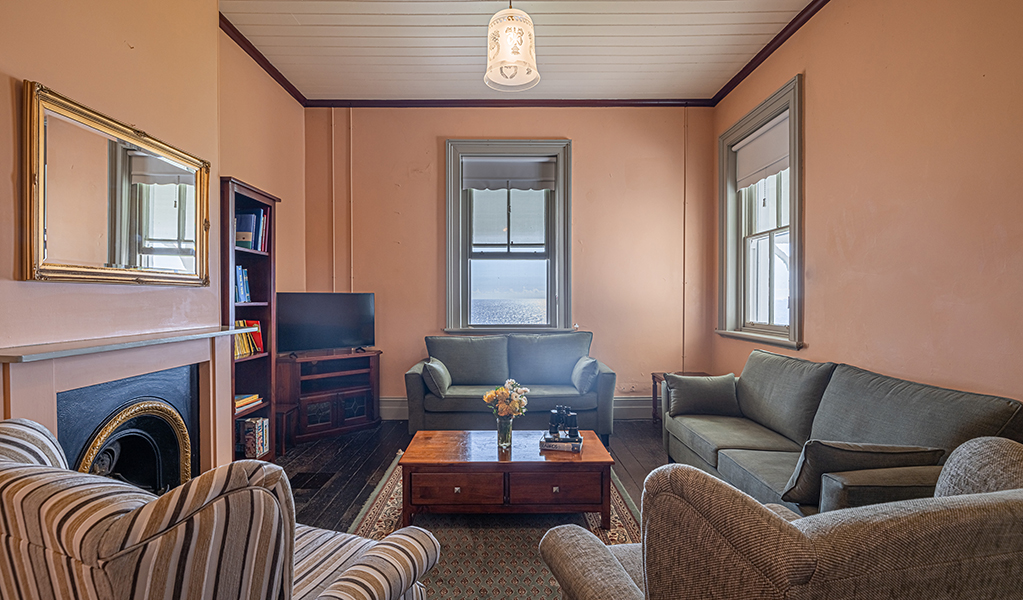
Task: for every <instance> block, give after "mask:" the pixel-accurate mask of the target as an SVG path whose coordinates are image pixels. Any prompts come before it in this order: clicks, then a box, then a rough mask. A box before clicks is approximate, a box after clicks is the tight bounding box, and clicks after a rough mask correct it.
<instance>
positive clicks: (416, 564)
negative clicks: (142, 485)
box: [0, 419, 440, 600]
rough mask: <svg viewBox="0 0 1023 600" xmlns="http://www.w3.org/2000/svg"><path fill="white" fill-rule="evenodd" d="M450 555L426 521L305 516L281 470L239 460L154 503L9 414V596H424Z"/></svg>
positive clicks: (3, 479)
mask: <svg viewBox="0 0 1023 600" xmlns="http://www.w3.org/2000/svg"><path fill="white" fill-rule="evenodd" d="M439 555H440V545H439V544H438V543H437V540H436V539H435V538H434V537H433V535H431V534H430V533H429V532H428V531H425V530H423V529H419V528H417V527H406V528H404V529H401V530H398V531H396V532H394V533H392V534H391V535H389V536H387V537H385V538H384V539H383V540H381V541H379V542H377V541H373V540H369V539H365V538H361V537H358V536H354V535H349V534H345V533H338V532H336V531H326V530H323V529H317V528H314V527H307V526H305V525H298V524H296V523H295V507H294V504H293V502H292V496H291V487H290V485H289V484H288V478H287V476H286V475H285V473H284V470H283V469H281V468H280V467H278V466H276V465H272V464H269V463H264V462H259V461H251V460H246V461H239V462H235V463H232V464H229V465H225V466H222V467H219V468H216V469H213V470H212V471H209V472H207V473H204V474H203V475H201V476H199V477H197V478H195V479H193V480H191V481H189V482H188V483H186V484H184V485H182V486H179V487H177V488H175V489H173V490H171V491H170V492H168V493H166V494H164V495H163V496H160V497H156V496H154V495H152V494H149V493H147V492H144V491H142V490H140V489H138V488H136V487H134V486H132V485H129V484H126V483H121V482H118V481H115V480H112V479H108V478H104V477H97V476H93V475H87V474H84V473H79V472H76V471H71V470H69V469H68V463H67V459H66V458H65V457H64V453H63V451H62V450H61V448H60V446H59V445H58V443H57V440H56V439H55V438H54V437H53V435H52V434H51V433H50V432H49V431H47V430H46V428H44V427H43V426H41V425H39V424H37V423H34V422H32V421H27V420H24V419H12V420H7V421H0V598H2V599H3V600H22V599H35V598H39V599H49V598H61V599H63V598H90V599H121V598H124V599H129V598H131V599H142V598H146V599H156V598H161V599H166V600H172V599H173V600H177V599H179V598H187V599H200V598H201V599H216V600H234V599H237V600H243V599H244V600H255V599H266V600H286V599H289V598H294V599H296V600H311V599H314V598H321V599H327V598H330V599H338V600H342V599H343V600H370V599H398V598H401V599H404V600H420V599H425V598H426V589H425V587H424V586H423V584H422V583H420V582H419V579H420V578H421V577H422V576H423V575H424V574H425V573H426V572H427V571H429V570H430V569H431V568H433V566H434V565H435V564H436V563H437V559H438V557H439Z"/></svg>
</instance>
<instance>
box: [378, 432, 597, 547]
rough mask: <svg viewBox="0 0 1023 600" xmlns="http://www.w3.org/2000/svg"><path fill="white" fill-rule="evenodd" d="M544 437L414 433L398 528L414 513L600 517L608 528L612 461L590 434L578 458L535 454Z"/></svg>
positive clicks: (530, 434)
mask: <svg viewBox="0 0 1023 600" xmlns="http://www.w3.org/2000/svg"><path fill="white" fill-rule="evenodd" d="M545 433H546V432H544V431H515V432H514V433H513V434H512V447H511V448H510V449H508V450H502V451H498V448H497V431H496V429H495V430H493V431H419V432H417V433H416V435H415V437H413V438H412V442H411V443H410V444H409V447H408V450H406V451H405V454H404V455H402V457H401V460H400V461H398V464H399V465H401V476H402V511H401V524H402V527H405V526H407V525H410V524H411V523H412V517H413V515H415V514H417V513H570V512H572V513H574V512H599V513H600V526H601V527H603V528H604V529H609V528H610V527H611V465H613V464H614V462H615V461H614V459H613V458H611V455H610V454H608V452H607V450H606V449H605V448H604V445H603V444H601V443H600V439H599V438H598V437H597V434H596V433H594V432H592V431H583V432H581V434H582V436H583V450H582V452H558V451H553V450H545V451H543V452H541V451H540V449H539V442H540V438H542V437H543V435H544V434H545Z"/></svg>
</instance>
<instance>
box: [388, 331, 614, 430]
mask: <svg viewBox="0 0 1023 600" xmlns="http://www.w3.org/2000/svg"><path fill="white" fill-rule="evenodd" d="M592 340H593V334H592V333H591V332H588V331H574V332H566V333H538V334H518V333H513V334H500V335H481V336H454V335H452V336H427V338H426V349H427V353H428V355H429V357H428V358H427V359H425V360H422V361H419V362H418V363H416V364H415V365H413V366H412V368H411V369H409V370H408V372H407V373H405V392H406V395H407V397H408V412H409V415H408V416H409V419H408V425H409V432H410V433H415V432H416V431H419V430H421V429H427V430H430V429H433V430H437V429H440V430H454V429H494V428H495V422H494V416H493V413H492V411H491V409H490V407H489V406H487V405H486V404H485V403H484V402H483V394H485V393H486V392H487V391H488V390H491V389H494V387H496V386H499V385H504V383H505V381H506V380H508V379H514V380H516V381H517V382H518V383H520V384H521V385H524V386H526V387H528V388H529V390H530V391H529V394H527V398H528V400H529V404H528V406H527V412H526V414H525V415H523V416H521V417H518V418H516V419H515V428H516V429H547V424H548V421H549V417H550V410H551V409H553V408H554V407H555V406H558V405H567V406H570V407H571V408H572V410H573V411H575V412H576V413H577V414H578V420H579V427H580V429H592V430H593V431H596V432H597V434H598V435H599V436H600V437H601V440H603V441H604V443H605V445H606V444H607V441H608V436H610V435H611V433H612V432H613V430H614V421H613V418H612V417H613V409H614V390H615V373H614V371H612V370H611V369H609V368H608V367H607V366H606V365H604V364H603V363H601V362H600V361H598V360H596V359H593V358H590V357H589V351H590V342H591V341H592ZM438 363H439V364H440V365H442V366H438Z"/></svg>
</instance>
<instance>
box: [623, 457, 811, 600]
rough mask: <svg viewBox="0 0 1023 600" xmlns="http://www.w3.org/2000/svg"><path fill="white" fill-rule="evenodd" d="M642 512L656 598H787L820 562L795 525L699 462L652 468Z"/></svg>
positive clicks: (649, 579)
mask: <svg viewBox="0 0 1023 600" xmlns="http://www.w3.org/2000/svg"><path fill="white" fill-rule="evenodd" d="M642 515H643V523H642V530H643V556H644V569H645V572H646V587H647V592H648V594H649V596H648V597H649V598H650V599H651V600H659V599H662V598H663V599H668V598H673V599H676V600H678V599H681V600H699V599H705V598H717V599H719V600H747V599H748V598H759V597H763V598H781V597H785V595H786V593H787V591H788V590H789V589H790V588H792V587H793V586H797V585H802V584H805V583H806V582H807V581H809V579H810V577H811V576H812V575H813V573H814V570H815V569H816V568H817V561H816V558H815V553H814V548H813V545H812V544H811V543H810V540H808V539H807V538H806V536H804V535H803V534H802V533H801V532H800V531H799V530H798V529H796V528H795V527H794V526H793V524H792V523H789V522H788V521H787V520H785V519H783V518H782V517H781V516H779V515H778V514H776V513H775V512H773V511H772V510H770V509H769V508H766V507H765V506H763V505H761V504H760V503H759V502H757V501H756V500H754V499H753V498H751V497H750V496H748V495H746V494H744V493H742V492H740V491H739V490H737V489H735V488H734V487H732V486H730V485H728V484H727V483H725V482H723V481H721V480H720V479H717V478H716V477H714V476H712V475H709V474H707V473H705V472H703V471H701V470H699V469H697V468H695V467H691V466H688V465H679V464H672V465H665V466H663V467H659V468H657V469H655V470H654V471H653V472H651V473H650V475H649V476H647V479H646V483H645V485H644V491H643V511H642ZM801 520H802V519H800V521H801ZM796 522H799V521H796ZM708 565H713V567H712V568H709V567H708Z"/></svg>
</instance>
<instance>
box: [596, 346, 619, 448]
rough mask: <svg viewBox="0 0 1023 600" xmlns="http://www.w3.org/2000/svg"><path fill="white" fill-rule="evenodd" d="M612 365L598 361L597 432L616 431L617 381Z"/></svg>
mask: <svg viewBox="0 0 1023 600" xmlns="http://www.w3.org/2000/svg"><path fill="white" fill-rule="evenodd" d="M616 378H617V375H615V372H614V371H612V370H611V368H610V367H608V366H607V365H605V364H604V363H602V362H600V361H599V360H598V361H597V434H598V435H610V434H612V433H614V409H615V406H614V405H615V381H616Z"/></svg>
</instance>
